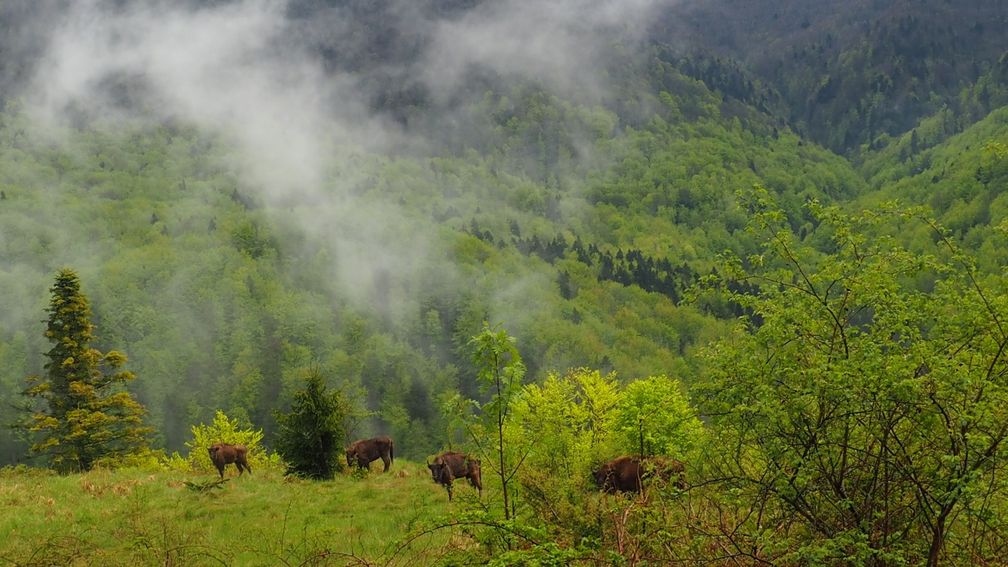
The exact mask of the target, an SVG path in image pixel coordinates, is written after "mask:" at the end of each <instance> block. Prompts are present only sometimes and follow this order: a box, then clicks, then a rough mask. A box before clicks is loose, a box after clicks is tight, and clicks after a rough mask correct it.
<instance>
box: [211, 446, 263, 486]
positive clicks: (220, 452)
mask: <svg viewBox="0 0 1008 567" xmlns="http://www.w3.org/2000/svg"><path fill="white" fill-rule="evenodd" d="M207 450H208V451H210V460H211V461H213V464H214V466H215V467H217V472H218V473H220V477H221V478H224V465H228V464H231V463H234V465H235V466H236V467H238V476H241V475H242V473H243V472H245V471H246V470H247V471H248V472H249V474H252V467H250V466H249V464H248V460H247V459H246V458H245V457H246V455H247V454H248V449H246V448H245V445H231V444H229V443H214V444H213V445H210V448H209V449H207Z"/></svg>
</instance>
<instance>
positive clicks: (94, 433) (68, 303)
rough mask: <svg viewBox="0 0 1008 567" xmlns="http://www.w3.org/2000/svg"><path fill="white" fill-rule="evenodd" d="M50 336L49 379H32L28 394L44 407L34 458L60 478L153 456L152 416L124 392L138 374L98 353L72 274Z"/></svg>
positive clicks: (53, 311)
mask: <svg viewBox="0 0 1008 567" xmlns="http://www.w3.org/2000/svg"><path fill="white" fill-rule="evenodd" d="M50 292H51V295H52V298H51V300H50V303H49V307H48V309H47V312H48V313H49V320H48V323H47V326H46V332H45V336H46V338H47V339H49V341H50V342H51V343H52V344H53V346H52V348H51V349H50V350H49V352H47V353H46V358H47V359H48V360H49V361H48V362H47V363H46V365H45V368H46V374H45V376H31V377H29V378H28V384H29V387H28V389H27V390H26V391H25V394H26V395H27V396H28V397H29V398H33V399H38V400H40V401H41V402H42V404H41V406H40V407H38V408H37V409H36V410H35V411H34V412H33V413H32V414H31V416H30V417H29V418H28V419H27V421H26V423H25V427H26V428H27V429H28V430H29V431H31V432H33V433H35V434H38V435H39V439H38V441H36V443H35V444H34V445H32V451H33V452H35V453H40V454H44V455H46V456H47V457H48V458H49V461H50V463H52V465H53V467H55V468H56V469H57V470H60V471H87V470H90V469H91V468H92V467H93V466H95V464H96V463H97V462H98V461H99V460H102V459H104V460H105V461H115V460H117V459H120V458H122V457H124V456H126V455H129V454H131V453H135V452H138V451H142V450H145V449H146V445H147V439H146V437H147V434H148V433H149V432H150V429H149V428H147V427H145V426H144V425H143V415H144V413H145V410H144V408H143V406H142V405H140V403H138V402H137V401H136V400H135V399H134V398H133V396H132V395H131V394H130V393H129V391H127V390H126V389H125V386H124V385H125V384H126V383H127V382H129V381H131V380H133V379H134V375H133V374H132V373H131V372H129V371H126V370H120V368H121V367H122V366H123V365H124V364H125V363H126V356H125V355H123V354H121V353H119V352H116V351H109V352H108V353H106V354H102V353H101V352H99V351H98V350H96V349H94V348H92V347H91V343H92V341H93V340H94V326H93V325H92V324H91V308H90V306H89V305H88V300H87V298H86V297H85V296H84V294H83V293H81V290H80V279H79V277H78V276H77V274H76V273H75V272H74V271H73V270H70V269H63V270H61V271H60V272H59V273H58V274H57V275H56V282H55V283H54V284H53V286H52V288H51V289H50Z"/></svg>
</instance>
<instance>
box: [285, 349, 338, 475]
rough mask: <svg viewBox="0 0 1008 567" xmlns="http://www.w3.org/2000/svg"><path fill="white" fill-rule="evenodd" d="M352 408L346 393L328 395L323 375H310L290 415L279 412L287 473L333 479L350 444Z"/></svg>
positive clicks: (315, 373) (312, 372)
mask: <svg viewBox="0 0 1008 567" xmlns="http://www.w3.org/2000/svg"><path fill="white" fill-rule="evenodd" d="M349 413H350V412H349V405H348V402H347V400H346V398H345V397H344V395H343V392H341V391H339V390H335V391H332V392H328V391H326V385H325V380H324V379H323V377H322V373H321V372H320V371H319V370H318V369H317V368H313V369H311V370H309V371H308V376H307V378H306V380H305V388H304V390H301V391H300V392H298V393H297V394H295V395H294V403H293V404H292V406H291V411H290V412H289V413H280V412H275V413H274V415H276V420H277V426H278V429H277V441H276V445H277V452H278V453H280V456H281V457H283V459H284V460H285V461H287V463H288V464H287V473H288V474H294V475H297V476H303V477H307V478H315V479H322V480H324V479H331V478H333V476H335V475H336V472H337V471H338V470H339V469H340V460H339V457H340V451H341V450H342V449H343V446H344V445H345V444H346V437H347V428H346V424H345V420H346V418H347V417H348V416H349Z"/></svg>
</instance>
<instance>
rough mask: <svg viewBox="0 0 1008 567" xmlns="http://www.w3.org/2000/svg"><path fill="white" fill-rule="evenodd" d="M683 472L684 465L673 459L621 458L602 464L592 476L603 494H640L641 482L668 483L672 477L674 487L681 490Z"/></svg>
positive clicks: (683, 484) (683, 481)
mask: <svg viewBox="0 0 1008 567" xmlns="http://www.w3.org/2000/svg"><path fill="white" fill-rule="evenodd" d="M685 470H686V467H685V465H683V463H681V462H680V461H677V460H675V459H667V458H664V457H649V458H645V459H640V458H637V457H628V456H623V457H617V458H615V459H613V460H611V461H608V462H606V463H603V464H602V465H600V466H599V468H598V469H596V470H595V471H594V472H593V473H592V476H593V477H594V478H595V485H596V486H598V487H599V488H600V489H602V490H603V491H605V492H608V493H616V492H640V491H641V489H642V488H643V481H645V480H647V479H649V478H659V479H661V480H663V481H665V482H668V481H670V480H672V477H673V475H675V476H676V479H675V486H676V487H678V488H680V489H683V488H685V487H686V481H685V477H684V473H685Z"/></svg>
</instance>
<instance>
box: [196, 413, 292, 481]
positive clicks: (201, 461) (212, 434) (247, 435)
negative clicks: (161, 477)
mask: <svg viewBox="0 0 1008 567" xmlns="http://www.w3.org/2000/svg"><path fill="white" fill-rule="evenodd" d="M192 433H193V439H192V441H186V447H189V458H188V462H189V466H190V468H191V469H192V470H194V471H206V470H213V463H211V462H210V453H209V449H210V446H211V445H213V444H214V443H230V444H232V445H245V447H247V448H248V461H249V465H251V466H252V470H255V469H256V466H257V465H260V466H268V465H271V464H274V463H275V462H276V461H277V459H276V458H272V459H271V458H270V457H269V455H267V454H266V450H265V449H263V448H262V446H261V443H262V438H263V432H262V430H261V429H260V430H258V431H257V430H254V429H242V428H240V427H239V424H238V420H236V419H229V418H228V416H226V415H224V412H222V411H220V410H217V415H215V416H214V420H213V423H211V424H210V425H205V424H202V423H201V424H199V425H194V426H192Z"/></svg>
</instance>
